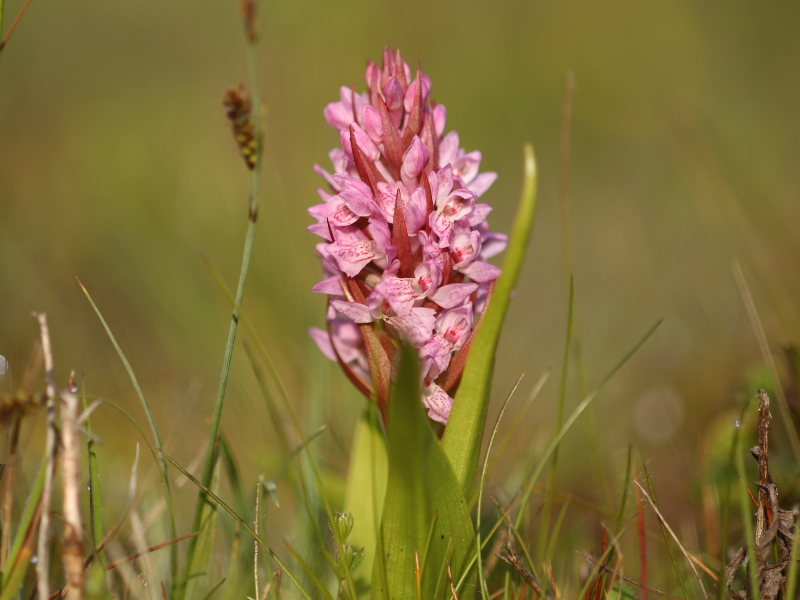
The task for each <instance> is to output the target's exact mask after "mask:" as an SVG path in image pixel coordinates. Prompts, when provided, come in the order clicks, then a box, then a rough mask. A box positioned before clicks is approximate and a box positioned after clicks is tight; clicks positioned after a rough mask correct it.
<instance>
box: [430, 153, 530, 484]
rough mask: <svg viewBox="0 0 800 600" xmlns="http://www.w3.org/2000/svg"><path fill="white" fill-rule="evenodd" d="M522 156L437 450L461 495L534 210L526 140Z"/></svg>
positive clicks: (475, 455)
mask: <svg viewBox="0 0 800 600" xmlns="http://www.w3.org/2000/svg"><path fill="white" fill-rule="evenodd" d="M524 154H525V161H524V177H523V185H522V195H521V198H520V202H519V208H518V209H517V215H516V217H515V218H514V225H513V228H512V231H511V237H510V240H509V244H508V248H507V249H506V259H505V262H504V263H503V274H502V275H501V276H500V277H499V279H497V282H496V285H495V289H494V294H493V296H492V301H491V303H490V304H489V306H488V307H487V309H486V314H485V315H484V317H483V323H481V326H480V327H479V328H478V331H477V332H476V334H475V339H474V341H473V343H472V347H471V349H470V352H469V358H467V364H466V367H465V368H464V373H463V375H462V378H461V385H460V387H459V388H458V393H457V394H456V398H455V402H454V403H453V411H452V412H451V413H450V419H449V422H448V426H447V428H446V429H445V432H444V438H443V439H442V448H443V449H444V452H445V454H446V455H447V458H448V460H449V461H450V464H451V465H452V466H453V471H454V472H455V474H456V478H457V479H458V482H459V484H460V485H461V490H462V493H463V494H464V496H466V497H470V496H472V488H473V485H474V482H475V478H476V476H477V473H478V459H479V457H480V452H481V445H482V442H483V432H484V428H485V426H486V416H487V413H488V409H489V396H490V392H491V381H492V372H493V370H494V357H495V353H496V350H497V343H498V340H499V339H500V330H501V329H502V326H503V321H504V320H505V317H506V313H507V312H508V306H509V303H510V301H511V292H512V291H513V290H514V288H515V287H516V285H517V280H518V279H519V274H520V271H521V270H522V261H523V259H524V257H525V251H526V249H527V247H528V241H529V240H530V237H531V232H532V230H533V220H534V216H535V214H536V160H535V158H534V155H533V147H532V146H531V145H530V144H526V145H525V148H524Z"/></svg>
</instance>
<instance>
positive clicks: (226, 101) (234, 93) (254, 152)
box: [222, 83, 259, 170]
mask: <svg viewBox="0 0 800 600" xmlns="http://www.w3.org/2000/svg"><path fill="white" fill-rule="evenodd" d="M222 104H223V105H224V106H225V112H226V114H227V115H228V120H229V121H230V123H231V128H232V129H233V138H234V139H235V140H236V143H237V145H238V146H239V152H240V153H241V155H242V157H243V158H244V162H245V164H247V168H248V169H250V170H253V169H254V168H255V166H256V163H257V162H258V146H259V144H258V138H257V137H256V128H255V124H254V123H253V105H252V102H251V101H250V95H249V94H248V93H247V91H246V90H245V89H244V84H241V83H240V84H238V85H235V86H232V87H229V88H227V89H226V90H225V94H224V95H223V97H222Z"/></svg>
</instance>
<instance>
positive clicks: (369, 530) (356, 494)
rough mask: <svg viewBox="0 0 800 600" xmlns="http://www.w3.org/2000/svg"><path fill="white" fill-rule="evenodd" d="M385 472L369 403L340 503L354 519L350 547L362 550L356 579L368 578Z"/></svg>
mask: <svg viewBox="0 0 800 600" xmlns="http://www.w3.org/2000/svg"><path fill="white" fill-rule="evenodd" d="M388 471H389V457H388V456H387V454H386V437H385V436H384V434H383V428H382V427H381V421H380V414H379V413H378V407H377V406H376V405H375V403H373V402H369V403H368V404H367V408H366V409H365V410H364V414H363V415H362V417H361V419H360V420H359V422H358V425H356V431H355V435H354V436H353V450H352V453H351V455H350V467H349V471H348V474H347V491H346V494H345V505H344V510H345V512H348V513H350V514H351V515H353V519H354V523H353V531H352V532H351V533H350V536H349V538H348V540H349V541H350V543H351V544H352V545H353V547H354V548H363V549H364V556H363V558H362V559H361V563H359V565H358V566H357V567H356V568H355V570H354V572H353V575H354V576H355V577H356V579H361V578H363V579H366V580H367V581H369V577H370V575H371V569H372V564H373V560H374V557H375V548H376V545H377V543H378V534H379V532H380V523H381V511H382V510H383V501H384V498H385V497H386V479H387V476H388Z"/></svg>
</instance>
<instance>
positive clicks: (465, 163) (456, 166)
mask: <svg viewBox="0 0 800 600" xmlns="http://www.w3.org/2000/svg"><path fill="white" fill-rule="evenodd" d="M480 165H481V153H480V152H478V151H477V150H476V151H475V152H470V153H469V154H465V155H464V156H461V157H459V158H457V159H456V160H455V162H453V175H454V176H455V177H460V178H461V179H463V180H464V182H465V183H467V184H469V183H470V182H471V181H472V180H473V179H475V176H476V175H477V174H478V168H479V167H480Z"/></svg>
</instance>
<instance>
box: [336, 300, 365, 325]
mask: <svg viewBox="0 0 800 600" xmlns="http://www.w3.org/2000/svg"><path fill="white" fill-rule="evenodd" d="M331 306H333V307H334V308H335V309H336V310H337V311H339V312H340V313H342V314H343V315H344V316H345V317H347V318H348V319H350V320H351V321H353V322H354V323H358V324H364V323H372V321H374V319H373V318H372V315H371V314H370V313H369V308H367V306H366V305H365V304H359V303H358V302H345V301H344V300H331Z"/></svg>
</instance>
